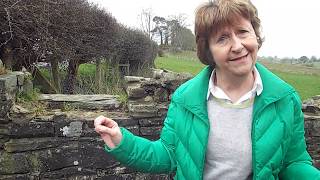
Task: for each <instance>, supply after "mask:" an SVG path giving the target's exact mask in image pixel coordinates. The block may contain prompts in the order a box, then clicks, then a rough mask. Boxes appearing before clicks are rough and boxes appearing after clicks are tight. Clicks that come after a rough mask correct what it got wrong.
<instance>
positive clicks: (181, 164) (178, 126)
mask: <svg viewBox="0 0 320 180" xmlns="http://www.w3.org/2000/svg"><path fill="white" fill-rule="evenodd" d="M195 33H196V42H197V53H198V57H199V59H200V60H201V62H202V63H204V64H206V65H209V66H207V67H206V68H204V69H203V70H202V71H201V72H200V73H199V74H198V75H197V76H196V77H194V78H193V79H192V80H190V81H188V82H186V83H185V84H183V85H181V86H180V87H179V88H178V89H177V90H176V92H175V93H174V95H173V97H172V100H171V103H170V106H169V110H168V114H167V117H166V120H165V122H164V127H163V129H162V132H161V136H160V139H159V140H158V141H154V142H152V141H149V140H146V139H144V138H141V137H137V136H134V135H133V134H131V133H130V132H129V131H127V130H126V129H124V128H119V127H118V125H117V123H116V122H115V121H113V120H111V119H108V118H106V117H103V116H100V117H98V118H96V119H95V129H96V131H97V132H98V133H99V134H100V135H101V137H102V139H103V140H104V141H105V143H106V146H105V150H106V151H107V152H108V153H110V154H111V155H113V156H114V157H116V159H117V160H119V161H120V162H122V163H124V164H126V165H128V166H131V167H134V168H136V169H138V170H141V171H145V172H157V173H163V172H175V173H176V175H175V179H191V180H196V179H208V180H209V179H223V180H224V179H228V180H232V179H234V180H241V179H243V180H245V179H263V180H264V179H290V180H292V179H299V180H300V179H302V180H303V179H310V180H315V179H320V173H319V171H318V170H317V169H316V168H314V167H313V166H312V162H311V158H310V156H309V154H308V153H307V151H306V144H305V140H304V125H303V124H304V122H303V114H302V112H301V102H300V100H299V96H298V95H297V93H296V91H295V90H294V89H293V88H292V87H291V86H290V85H288V84H286V83H285V82H284V81H282V80H281V79H279V78H278V77H276V76H275V75H274V74H272V73H271V72H270V71H268V70H267V69H265V68H264V67H263V66H262V65H260V64H258V63H256V59H257V52H258V49H259V48H260V47H261V45H262V39H261V36H260V20H259V18H258V16H257V10H256V8H255V7H254V6H253V5H252V3H251V2H250V1H249V0H216V1H213V2H209V3H205V4H203V5H202V6H200V7H199V8H198V10H197V12H196V21H195Z"/></svg>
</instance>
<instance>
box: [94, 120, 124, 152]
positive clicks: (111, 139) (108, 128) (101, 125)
mask: <svg viewBox="0 0 320 180" xmlns="http://www.w3.org/2000/svg"><path fill="white" fill-rule="evenodd" d="M94 127H95V130H96V132H97V133H98V134H100V136H101V138H102V139H103V141H104V142H105V143H106V144H107V146H108V147H109V148H114V147H116V146H117V145H118V144H119V143H120V141H121V139H122V134H121V131H120V128H119V126H118V124H117V123H116V122H115V121H114V120H112V119H109V118H107V117H104V116H99V117H97V118H96V119H95V120H94Z"/></svg>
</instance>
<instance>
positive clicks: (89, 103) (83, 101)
mask: <svg viewBox="0 0 320 180" xmlns="http://www.w3.org/2000/svg"><path fill="white" fill-rule="evenodd" d="M39 100H40V101H44V102H47V103H48V106H49V107H50V108H57V109H59V108H63V107H64V106H65V105H66V104H67V105H72V106H73V108H79V109H88V110H96V109H104V110H113V109H117V108H119V107H120V106H121V103H120V102H119V101H118V96H115V95H104V94H95V95H79V94H75V95H70V94H41V95H40V96H39Z"/></svg>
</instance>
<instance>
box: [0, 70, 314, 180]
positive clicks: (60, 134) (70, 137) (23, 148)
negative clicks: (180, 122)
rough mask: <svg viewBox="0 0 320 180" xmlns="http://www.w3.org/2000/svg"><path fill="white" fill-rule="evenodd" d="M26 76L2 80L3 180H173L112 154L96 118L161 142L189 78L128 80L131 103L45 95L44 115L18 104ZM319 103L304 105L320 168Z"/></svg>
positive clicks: (0, 150) (157, 76)
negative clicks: (176, 96)
mask: <svg viewBox="0 0 320 180" xmlns="http://www.w3.org/2000/svg"><path fill="white" fill-rule="evenodd" d="M13 74H15V73H13ZM21 75H22V74H21V73H16V74H15V75H12V74H11V75H6V76H3V75H2V76H0V85H1V86H0V97H1V102H0V112H1V116H0V117H1V118H0V179H172V178H171V177H170V175H166V174H157V175H151V174H145V173H139V172H137V171H135V170H134V169H131V168H127V167H124V166H122V165H121V164H120V163H119V162H117V161H116V160H115V159H113V158H112V157H110V156H108V155H107V154H106V153H104V151H103V149H102V147H103V142H102V140H101V139H100V137H99V136H98V134H97V133H95V132H94V128H93V120H94V118H95V117H97V115H105V116H108V117H111V118H113V119H114V120H115V121H117V122H118V123H119V125H120V126H124V127H126V128H128V129H129V130H130V131H132V132H133V133H134V134H137V135H139V136H143V137H146V138H148V139H151V140H154V139H158V138H159V133H160V130H161V128H162V125H163V120H164V118H165V114H166V112H167V108H168V103H169V101H170V99H171V95H172V93H173V91H174V90H175V89H176V88H177V86H178V85H179V84H181V83H182V82H184V81H186V80H187V79H189V78H191V76H190V75H187V74H176V73H170V72H166V71H161V70H157V71H155V73H154V77H153V78H142V77H132V76H130V77H126V78H125V80H126V82H127V83H126V84H127V87H126V91H127V94H128V102H127V104H121V103H120V102H119V97H117V96H109V95H86V96H78V95H69V96H65V95H42V96H41V97H40V100H41V101H44V102H45V104H46V106H47V107H50V110H47V111H45V112H42V113H41V114H37V113H34V112H32V111H31V110H28V109H25V108H23V107H22V106H20V105H17V104H14V103H13V102H14V99H15V97H14V95H15V93H16V92H17V91H19V89H20V91H21V90H22V89H23V86H22V85H23V84H26V83H24V81H25V80H26V79H28V78H23V79H24V80H22V79H21V77H20V76H21ZM8 76H9V77H8ZM19 78H20V80H19ZM25 89H26V88H25ZM319 99H320V98H319V97H315V98H314V99H313V100H310V101H309V102H307V103H306V104H304V106H303V111H304V112H305V114H306V116H305V123H306V139H307V143H308V150H309V152H310V153H311V155H312V156H313V158H314V159H315V165H316V166H317V167H318V168H320V164H319V161H320V157H319V154H320V153H319V151H320V144H319V143H320V139H319V138H320V134H319V127H320V118H319V115H320V113H319V112H320V111H319V108H318V107H319V106H318V105H319V104H317V102H318V100H319ZM66 105H67V106H68V107H69V108H68V111H63V109H66V108H65V106H66ZM126 107H128V108H126Z"/></svg>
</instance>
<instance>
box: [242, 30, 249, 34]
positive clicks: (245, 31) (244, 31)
mask: <svg viewBox="0 0 320 180" xmlns="http://www.w3.org/2000/svg"><path fill="white" fill-rule="evenodd" d="M240 33H241V34H244V33H249V31H248V30H245V29H242V30H240Z"/></svg>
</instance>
